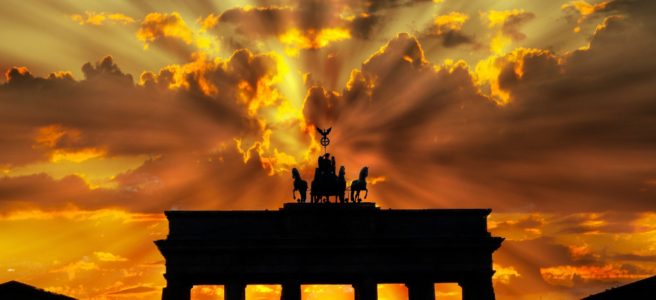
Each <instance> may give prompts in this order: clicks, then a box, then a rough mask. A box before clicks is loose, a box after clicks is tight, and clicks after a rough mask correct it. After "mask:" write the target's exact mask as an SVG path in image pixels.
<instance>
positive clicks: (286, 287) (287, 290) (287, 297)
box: [280, 282, 301, 300]
mask: <svg viewBox="0 0 656 300" xmlns="http://www.w3.org/2000/svg"><path fill="white" fill-rule="evenodd" d="M280 300H301V284H300V283H298V282H286V283H283V284H282V293H280Z"/></svg>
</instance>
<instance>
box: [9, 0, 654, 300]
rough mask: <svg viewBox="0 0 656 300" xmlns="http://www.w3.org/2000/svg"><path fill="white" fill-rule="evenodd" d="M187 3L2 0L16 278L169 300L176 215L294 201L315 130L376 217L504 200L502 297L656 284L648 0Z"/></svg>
mask: <svg viewBox="0 0 656 300" xmlns="http://www.w3.org/2000/svg"><path fill="white" fill-rule="evenodd" d="M187 2H188V3H183V2H182V1H155V0H134V1H73V0H55V1H53V0H7V1H3V4H2V5H3V8H2V9H1V10H0V28H2V30H0V40H2V41H3V43H0V71H1V72H2V76H0V176H1V177H0V282H4V281H8V280H18V281H22V282H25V283H28V284H31V285H35V286H38V287H40V288H44V289H47V290H49V291H53V292H58V293H63V294H67V295H70V296H73V297H77V298H80V299H101V300H113V299H159V298H160V297H161V288H162V287H163V286H164V285H165V280H164V278H163V277H162V274H163V272H164V265H163V263H164V260H163V257H162V256H161V255H160V254H159V253H158V251H157V249H156V247H155V245H154V244H153V241H154V240H157V239H162V238H165V236H166V234H167V230H168V228H167V226H168V225H167V222H166V219H165V218H164V216H163V213H162V212H163V211H164V210H186V209H188V210H207V209H220V210H242V209H277V208H279V207H281V206H282V204H283V203H285V202H289V201H292V197H291V195H290V194H291V193H290V191H291V187H292V179H291V174H290V169H291V168H294V167H296V168H298V169H299V170H300V171H301V174H302V176H303V178H305V179H306V180H311V177H312V176H311V175H312V174H313V168H314V164H315V163H316V157H317V155H318V154H319V153H321V151H322V149H321V146H320V145H319V144H318V134H316V131H315V129H314V128H315V127H317V126H318V127H321V128H325V127H332V128H333V129H332V133H331V135H330V139H331V141H332V142H331V144H330V146H329V149H328V150H329V151H330V152H331V153H332V154H334V155H335V156H336V159H337V163H338V164H339V165H344V166H345V167H346V176H347V179H348V180H352V179H355V178H356V177H357V174H358V172H359V170H360V168H362V167H363V166H368V167H369V178H368V182H369V185H370V195H369V198H368V200H370V201H374V202H376V204H377V205H378V206H379V207H381V208H398V209H416V208H491V209H492V210H493V213H492V215H491V216H490V217H489V218H488V224H489V228H490V231H491V232H492V233H493V234H494V235H496V236H502V237H505V238H506V240H505V242H504V243H503V245H502V247H501V248H500V249H499V250H498V251H497V252H496V253H495V254H494V268H495V270H496V271H497V272H496V274H495V276H494V286H495V291H496V295H497V298H498V299H578V298H580V297H583V296H586V295H589V294H592V293H596V292H600V291H603V290H605V289H607V288H610V287H614V286H618V285H622V284H625V283H628V282H631V281H635V280H638V279H641V278H645V277H648V276H652V275H654V274H656V89H654V87H655V86H656V71H655V70H656V58H654V56H653V50H652V49H654V48H655V46H656V36H655V34H656V33H655V31H654V30H653V29H654V28H656V21H655V20H656V19H654V18H653V12H654V11H655V10H654V9H655V8H656V3H654V1H650V0H605V1H598V0H594V1H592V0H585V1H583V0H574V1H571V0H559V1H525V0H499V1H487V0H472V1H457V0H443V1H422V0H381V1H368V0H365V1H359V0H338V1H318V0H310V1H300V0H280V1H265V0H261V1H210V0H205V1H187ZM436 290H437V295H438V297H440V299H459V296H460V290H459V287H458V286H457V285H453V284H450V285H449V284H447V285H437V286H436ZM222 293H223V292H222V289H221V287H214V286H198V287H195V288H194V289H193V291H192V294H193V298H194V299H222ZM279 293H280V287H279V286H249V287H248V290H247V294H248V297H249V299H277V298H278V297H279ZM352 293H353V291H352V288H350V287H348V286H304V287H303V298H304V299H352V297H353V296H352ZM379 295H380V299H389V300H391V299H405V297H406V291H405V289H404V287H403V286H402V285H385V286H382V285H381V286H379Z"/></svg>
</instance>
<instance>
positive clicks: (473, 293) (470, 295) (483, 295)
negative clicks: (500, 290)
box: [458, 275, 495, 300]
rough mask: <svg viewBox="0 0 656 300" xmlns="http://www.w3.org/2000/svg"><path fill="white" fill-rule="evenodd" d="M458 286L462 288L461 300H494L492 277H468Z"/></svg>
mask: <svg viewBox="0 0 656 300" xmlns="http://www.w3.org/2000/svg"><path fill="white" fill-rule="evenodd" d="M458 284H459V285H460V287H461V288H462V300H478V299H480V300H495V298H494V287H493V286H492V275H490V276H472V277H468V278H465V279H463V280H462V281H460V282H458Z"/></svg>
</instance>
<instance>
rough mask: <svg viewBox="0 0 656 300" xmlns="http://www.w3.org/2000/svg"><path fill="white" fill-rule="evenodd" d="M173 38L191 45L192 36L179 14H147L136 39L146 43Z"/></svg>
mask: <svg viewBox="0 0 656 300" xmlns="http://www.w3.org/2000/svg"><path fill="white" fill-rule="evenodd" d="M165 37H168V38H174V39H178V40H181V41H183V42H184V43H186V44H191V43H192V42H193V41H194V34H193V32H192V31H191V29H190V28H189V26H187V23H185V21H184V20H183V19H182V17H181V16H180V14H179V13H177V12H172V13H149V14H148V15H146V17H145V18H144V20H143V22H141V26H140V28H139V31H137V38H138V39H139V40H141V41H143V42H145V43H146V46H147V45H148V43H151V42H154V41H156V40H157V39H160V38H165Z"/></svg>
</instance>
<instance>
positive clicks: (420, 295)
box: [405, 280, 435, 300]
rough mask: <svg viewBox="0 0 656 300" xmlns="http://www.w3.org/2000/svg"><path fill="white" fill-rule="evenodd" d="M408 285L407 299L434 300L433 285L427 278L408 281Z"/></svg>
mask: <svg viewBox="0 0 656 300" xmlns="http://www.w3.org/2000/svg"><path fill="white" fill-rule="evenodd" d="M405 286H406V287H408V300H435V285H434V284H433V283H432V282H430V281H427V280H422V281H410V282H408V283H406V284H405Z"/></svg>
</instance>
